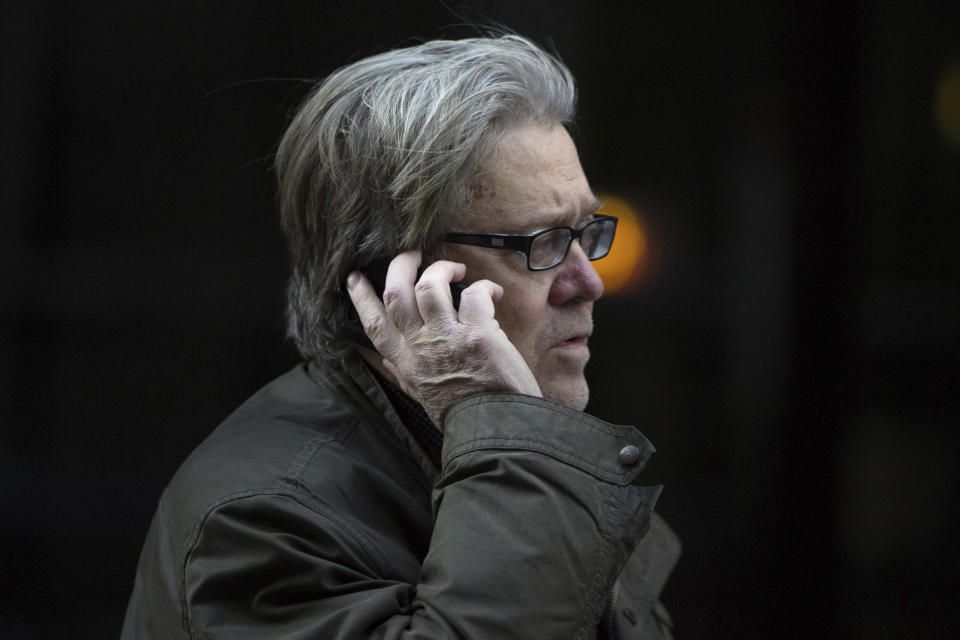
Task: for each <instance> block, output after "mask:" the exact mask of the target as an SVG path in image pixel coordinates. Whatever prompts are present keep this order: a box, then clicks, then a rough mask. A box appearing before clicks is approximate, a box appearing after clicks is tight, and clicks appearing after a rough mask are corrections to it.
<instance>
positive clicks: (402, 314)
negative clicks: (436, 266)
mask: <svg viewBox="0 0 960 640" xmlns="http://www.w3.org/2000/svg"><path fill="white" fill-rule="evenodd" d="M422 257H423V256H422V253H421V251H419V250H414V251H404V252H403V253H401V254H399V255H398V256H397V257H396V258H394V259H393V260H391V261H390V267H389V268H388V269H387V278H386V282H385V284H384V287H383V306H384V308H385V309H386V312H387V316H388V317H389V318H390V320H391V321H393V323H394V324H395V325H396V327H397V328H398V329H399V330H400V332H401V333H403V334H404V335H409V334H410V333H411V332H413V331H416V330H418V329H420V327H422V326H423V319H422V318H421V317H420V309H419V308H418V307H417V299H416V296H415V295H414V293H413V285H414V283H415V282H416V281H417V268H418V267H419V266H420V260H421V259H422Z"/></svg>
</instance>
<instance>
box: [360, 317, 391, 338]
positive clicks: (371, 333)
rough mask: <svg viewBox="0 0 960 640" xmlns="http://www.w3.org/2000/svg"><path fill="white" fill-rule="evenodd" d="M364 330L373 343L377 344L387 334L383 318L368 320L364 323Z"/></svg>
mask: <svg viewBox="0 0 960 640" xmlns="http://www.w3.org/2000/svg"><path fill="white" fill-rule="evenodd" d="M363 329H364V331H365V332H366V333H367V337H369V338H370V340H371V341H373V342H376V341H377V340H378V339H380V338H382V337H383V335H384V334H385V333H386V321H385V320H384V319H383V318H382V317H381V316H373V317H370V318H367V319H365V320H364V322H363Z"/></svg>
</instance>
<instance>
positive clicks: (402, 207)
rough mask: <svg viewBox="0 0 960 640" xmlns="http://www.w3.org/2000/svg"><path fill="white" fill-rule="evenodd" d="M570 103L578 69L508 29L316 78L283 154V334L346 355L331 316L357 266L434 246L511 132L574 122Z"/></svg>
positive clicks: (307, 348)
mask: <svg viewBox="0 0 960 640" xmlns="http://www.w3.org/2000/svg"><path fill="white" fill-rule="evenodd" d="M575 102H576V91H575V87H574V81H573V76H572V75H571V74H570V72H569V70H567V68H566V67H565V66H564V65H563V64H562V63H561V62H560V61H559V60H557V59H556V58H555V57H554V56H551V55H550V54H548V53H546V52H545V51H543V50H542V49H540V48H539V47H537V45H535V44H534V43H532V42H531V41H529V40H527V39H525V38H522V37H520V36H517V35H512V34H510V35H504V36H500V37H496V38H472V39H466V40H456V41H451V40H437V41H433V42H427V43H425V44H422V45H419V46H415V47H410V48H406V49H396V50H393V51H389V52H386V53H383V54H380V55H376V56H372V57H369V58H365V59H363V60H360V61H358V62H355V63H353V64H351V65H349V66H346V67H344V68H342V69H340V70H339V71H336V72H335V73H333V74H332V75H331V76H329V77H328V78H327V79H326V80H325V81H323V82H322V83H320V84H319V85H318V86H317V87H316V88H315V89H314V90H313V91H312V92H311V94H310V95H309V96H308V97H307V98H306V100H305V101H304V103H303V104H302V106H301V107H300V109H299V111H298V112H297V114H296V115H295V116H294V118H293V121H292V122H291V124H290V126H289V128H288V129H287V131H286V133H285V134H284V136H283V139H282V140H281V142H280V146H279V149H278V151H277V156H276V171H277V177H278V181H279V192H278V200H279V208H280V217H281V224H282V227H283V231H284V233H285V235H286V238H287V242H288V244H289V246H290V252H291V260H292V276H291V279H290V284H289V286H288V288H287V313H288V335H289V336H290V337H291V338H293V340H294V342H295V343H296V346H297V348H298V349H299V351H300V353H301V354H302V355H303V356H304V357H305V358H308V359H309V358H316V357H321V358H335V357H338V356H339V355H341V354H342V353H343V351H344V349H345V348H346V345H345V343H343V341H342V340H340V339H338V338H337V336H336V335H335V314H336V307H337V305H338V304H339V303H340V302H341V301H342V300H344V299H345V298H346V293H345V291H344V290H343V282H344V281H345V279H346V277H347V275H348V274H349V273H350V271H351V270H353V269H356V268H358V267H361V266H364V265H367V264H370V263H371V262H374V261H377V260H384V259H388V258H392V257H393V256H395V255H396V254H397V253H399V252H401V251H404V250H408V249H415V248H420V249H424V250H425V252H426V253H428V254H429V253H431V252H432V251H433V250H435V248H436V246H437V244H438V243H437V240H438V238H439V237H440V235H441V234H442V233H443V232H444V231H447V230H450V229H452V228H453V225H456V224H457V223H458V222H460V221H461V220H462V219H463V216H464V215H465V213H466V212H467V211H468V209H469V207H470V202H471V192H472V187H473V186H474V183H475V179H476V178H477V176H478V174H479V172H480V170H481V168H482V166H483V162H484V161H485V159H487V158H488V157H489V156H490V155H491V154H492V153H493V152H494V151H495V150H496V149H497V147H498V145H499V142H500V140H501V139H502V138H503V135H504V134H505V133H506V132H507V131H508V130H509V129H511V128H512V127H515V126H518V125H523V124H528V123H539V124H543V125H544V126H551V125H555V124H569V123H570V122H571V120H572V118H573V116H574V110H575ZM346 304H350V303H349V301H347V302H346Z"/></svg>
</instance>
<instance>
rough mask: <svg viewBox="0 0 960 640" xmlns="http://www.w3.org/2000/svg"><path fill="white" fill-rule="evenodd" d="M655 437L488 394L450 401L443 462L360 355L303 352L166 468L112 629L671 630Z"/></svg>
mask: <svg viewBox="0 0 960 640" xmlns="http://www.w3.org/2000/svg"><path fill="white" fill-rule="evenodd" d="M630 446H633V447H636V450H634V449H630V448H629V447H630ZM652 453H653V447H652V446H651V445H650V443H649V442H648V441H647V440H646V438H644V437H643V436H642V435H641V434H640V433H639V432H638V431H637V430H635V429H634V428H633V427H628V426H617V425H612V424H608V423H606V422H603V421H601V420H598V419H596V418H593V417H591V416H588V415H586V414H584V413H581V412H578V411H574V410H572V409H569V408H567V407H564V406H562V405H559V404H556V403H553V402H550V401H546V400H542V399H539V398H532V397H529V396H523V395H518V394H508V393H491V394H481V395H477V396H473V397H470V398H468V399H466V400H463V401H461V402H459V403H457V404H456V405H454V406H453V407H451V409H450V410H449V413H448V417H447V420H446V425H445V432H444V443H443V454H442V470H438V469H437V468H436V466H435V465H434V464H433V463H431V462H430V460H429V459H428V457H427V456H426V455H425V454H424V452H423V450H422V449H421V448H420V446H419V445H418V444H417V442H416V441H415V440H414V439H413V438H412V437H411V436H410V433H409V431H408V430H407V429H406V428H405V427H404V426H403V424H402V423H401V422H400V420H399V418H398V417H397V414H396V413H395V411H394V409H393V407H392V406H391V405H390V403H389V402H388V400H387V398H386V396H385V395H384V393H383V391H382V390H381V389H380V387H379V386H378V384H377V382H376V381H375V379H374V378H373V376H372V375H371V374H370V372H369V371H368V370H367V369H366V367H365V365H363V364H362V362H361V361H360V360H359V359H356V358H352V359H348V360H347V361H346V362H344V363H342V365H341V364H338V365H336V366H330V365H318V364H315V363H311V364H309V365H301V366H298V367H296V368H295V369H293V370H292V371H290V372H288V373H287V374H285V375H283V376H281V377H280V378H278V379H277V380H275V381H273V382H272V383H270V384H269V385H267V386H266V387H264V388H263V389H262V390H260V391H259V392H258V393H256V394H255V395H254V396H253V397H251V398H250V399H249V400H248V401H247V402H246V403H245V404H244V405H243V406H241V407H240V408H239V409H238V410H237V411H236V412H234V413H233V415H231V416H230V417H229V418H228V419H227V420H226V421H225V422H224V423H223V424H222V425H221V426H220V427H219V428H218V429H216V431H214V432H213V434H211V435H210V437H209V438H207V440H206V441H205V442H203V443H202V444H201V445H200V446H199V447H198V448H197V449H196V450H195V451H194V452H193V453H192V454H191V455H190V457H189V458H188V459H187V460H186V462H184V464H183V466H182V467H181V468H180V470H179V471H178V472H177V473H176V475H175V476H174V478H173V480H172V481H171V483H170V485H169V486H168V487H167V489H166V491H165V492H164V494H163V496H162V497H161V499H160V504H159V507H158V509H157V513H156V515H155V517H154V520H153V523H152V525H151V527H150V531H149V533H148V534H147V539H146V543H145V545H144V548H143V552H142V555H141V557H140V564H139V567H138V570H137V575H136V580H135V584H134V588H133V593H132V595H131V598H130V603H129V607H128V610H127V615H126V620H125V622H124V628H123V633H122V637H123V638H231V639H236V638H278V637H283V638H496V639H501V638H551V639H554V638H592V637H596V636H597V634H598V628H599V629H600V632H599V635H600V637H606V636H607V634H608V633H609V632H608V630H610V629H612V630H613V632H614V634H613V637H654V638H658V637H669V618H668V616H667V615H666V612H665V610H664V609H663V608H662V606H660V605H659V604H655V603H658V596H659V593H660V590H661V588H662V587H663V584H664V582H665V581H666V579H667V576H668V574H669V573H670V571H671V570H672V568H673V565H674V563H675V561H676V559H677V557H678V555H679V543H678V542H677V540H676V538H675V536H674V535H673V534H672V533H671V532H670V530H669V529H668V528H667V527H666V525H665V524H663V522H662V521H661V520H660V519H659V518H658V517H657V516H656V515H655V514H653V513H652V509H653V505H654V502H655V500H656V497H657V495H658V493H659V490H660V488H659V487H643V486H638V485H637V484H635V482H636V480H637V478H638V476H639V474H640V472H641V471H642V469H643V467H644V465H645V463H646V461H647V459H648V458H649V456H650V455H651V454H652ZM637 454H639V455H637ZM612 602H613V603H614V604H613V607H612V608H611V606H610V605H611V603H612ZM598 625H599V627H598Z"/></svg>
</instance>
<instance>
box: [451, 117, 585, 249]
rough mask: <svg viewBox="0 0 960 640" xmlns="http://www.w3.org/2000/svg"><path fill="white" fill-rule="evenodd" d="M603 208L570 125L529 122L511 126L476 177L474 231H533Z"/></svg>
mask: <svg viewBox="0 0 960 640" xmlns="http://www.w3.org/2000/svg"><path fill="white" fill-rule="evenodd" d="M599 207H600V201H599V200H598V199H597V197H596V196H595V195H594V193H593V191H591V189H590V185H589V183H588V181H587V178H586V175H585V174H584V172H583V168H582V167H581V165H580V159H579V157H578V155H577V149H576V146H575V145H574V143H573V140H572V139H571V138H570V135H569V134H568V133H567V131H566V129H564V128H563V127H562V126H560V125H557V126H555V127H552V128H546V127H543V126H541V125H536V124H533V125H526V126H523V127H518V128H515V129H513V130H511V131H509V132H508V133H507V134H506V135H505V136H504V137H503V139H502V141H501V143H500V146H499V148H498V149H497V151H496V152H495V153H494V154H491V157H490V158H489V159H488V160H487V162H486V163H485V166H484V167H483V169H482V170H481V172H480V173H479V175H478V176H477V178H476V179H475V181H474V184H473V189H472V192H471V206H470V211H469V216H468V224H470V226H471V227H473V228H471V229H470V230H471V231H481V232H485V233H530V232H533V231H536V230H538V229H543V228H547V227H553V226H575V225H576V224H577V223H579V222H581V221H583V220H585V219H587V218H589V217H590V216H591V215H593V214H594V213H595V212H596V210H597V209H598V208H599Z"/></svg>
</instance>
